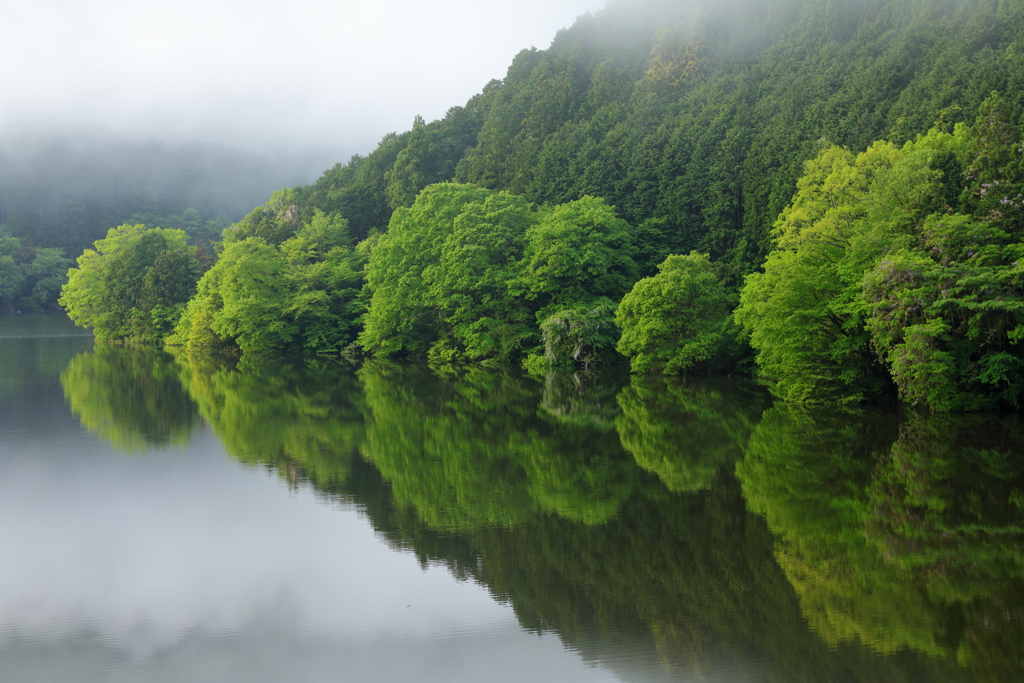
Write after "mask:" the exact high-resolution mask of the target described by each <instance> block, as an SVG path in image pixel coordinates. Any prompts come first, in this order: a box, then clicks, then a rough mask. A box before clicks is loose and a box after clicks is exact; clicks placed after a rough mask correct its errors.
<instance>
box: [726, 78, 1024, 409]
mask: <svg viewBox="0 0 1024 683" xmlns="http://www.w3.org/2000/svg"><path fill="white" fill-rule="evenodd" d="M1005 117H1006V112H1005V111H1004V107H1003V105H1002V104H1001V101H1000V100H999V99H998V98H992V99H991V100H990V101H989V102H988V103H986V105H985V107H984V108H983V113H982V115H981V116H979V119H978V122H977V123H976V124H975V126H974V127H973V128H970V129H969V128H967V127H966V126H963V125H960V126H957V128H956V130H955V131H954V133H953V134H947V133H943V132H941V131H938V130H933V131H931V132H930V133H929V134H928V135H924V136H920V137H918V138H917V139H916V140H915V141H913V142H910V143H907V144H905V145H904V146H903V147H902V148H901V149H897V148H896V147H894V146H892V145H890V144H888V143H876V144H875V145H872V147H871V148H869V149H868V150H867V151H866V152H864V153H863V154H860V155H858V156H856V157H854V156H853V155H852V154H850V153H849V152H846V151H845V150H842V149H840V148H836V147H830V148H826V149H824V150H823V151H822V153H821V154H820V155H819V156H818V158H817V159H815V160H814V161H812V162H809V163H808V165H807V174H806V175H805V176H804V177H803V178H802V179H801V180H800V182H799V184H798V188H799V189H798V192H797V194H796V196H795V197H794V199H793V202H792V204H791V205H790V206H789V207H787V209H786V210H785V211H784V212H783V213H782V215H781V216H780V217H779V220H778V222H777V223H776V227H775V238H776V241H777V245H778V246H777V249H776V250H775V251H773V252H772V253H771V254H769V256H768V260H767V262H766V263H765V266H764V273H763V274H753V275H750V276H749V277H748V278H747V284H746V286H745V288H744V290H743V293H742V295H741V300H740V307H739V308H738V309H737V310H736V319H737V320H738V321H739V322H740V324H742V325H743V326H744V327H745V328H746V329H747V330H748V331H749V332H750V335H751V344H752V345H753V346H754V348H755V349H756V350H757V351H758V357H757V362H758V365H759V366H760V368H761V372H762V374H763V375H764V376H766V377H768V378H770V379H772V380H774V382H775V385H776V387H777V389H778V392H779V393H780V394H781V395H782V396H783V397H785V398H787V399H791V400H797V401H822V400H825V401H829V400H833V401H834V400H857V399H863V398H872V397H877V396H879V395H880V394H881V393H883V392H884V386H885V383H887V382H888V381H891V382H893V383H894V384H895V386H896V388H897V389H898V392H899V395H900V397H901V398H902V399H903V400H905V401H906V402H908V403H911V404H913V405H917V406H922V407H928V408H931V409H934V410H940V411H948V410H964V409H968V410H970V409H979V408H987V407H995V406H998V405H1017V403H1018V400H1019V393H1020V391H1021V390H1022V381H1021V380H1022V379H1024V347H1021V346H1020V345H1019V343H1018V342H1019V341H1020V339H1021V338H1022V337H1024V332H1022V330H1024V270H1022V268H1024V266H1022V265H1021V263H1022V257H1024V248H1022V247H1021V245H1020V240H1021V237H1022V236H1024V223H1022V221H1021V218H1022V216H1024V211H1022V207H1024V200H1022V199H1021V195H1022V193H1024V167H1022V163H1024V142H1022V141H1021V139H1020V135H1019V132H1016V133H1014V132H1011V129H1012V130H1013V131H1015V130H1016V129H1015V128H1013V127H1012V126H1010V124H1009V123H1008V122H1007V121H1006V119H1005ZM1010 138H1013V139H1016V140H1017V142H1016V143H1014V144H1013V145H1011V146H1010V150H1011V151H1010V152H1008V153H1007V152H1005V151H1004V150H1003V149H1002V146H1003V145H1004V144H1005V140H1006V139H1010ZM993 141H994V142H993ZM990 194H996V195H997V196H998V199H996V200H991V199H989V198H988V196H989V195H990Z"/></svg>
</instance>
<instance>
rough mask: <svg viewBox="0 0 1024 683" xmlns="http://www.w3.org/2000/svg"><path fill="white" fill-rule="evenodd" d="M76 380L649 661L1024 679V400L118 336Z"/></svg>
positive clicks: (136, 414) (157, 439)
mask: <svg viewBox="0 0 1024 683" xmlns="http://www.w3.org/2000/svg"><path fill="white" fill-rule="evenodd" d="M62 382H63V383H64V389H65V393H66V395H67V397H68V400H69V402H70V403H71V405H72V407H73V409H74V410H75V412H76V414H77V415H79V416H80V418H81V419H82V422H83V424H84V425H86V427H88V428H89V429H91V430H93V431H95V432H97V433H99V434H100V435H101V436H102V437H104V438H107V439H109V440H111V441H113V442H114V443H115V444H119V445H120V446H121V447H131V448H142V447H145V446H146V445H147V444H163V443H169V442H172V441H176V440H177V441H181V440H183V439H187V435H188V434H189V433H190V430H191V429H192V427H193V425H195V424H196V423H197V421H198V420H199V419H200V417H201V418H202V420H205V421H206V422H208V423H209V424H210V426H211V427H212V429H213V430H214V432H215V433H216V434H217V435H218V437H219V438H220V439H221V442H222V444H223V446H224V448H225V450H226V451H227V452H228V453H229V454H230V455H231V456H232V457H234V458H236V459H238V460H240V461H243V462H246V463H249V464H252V465H260V466H266V467H268V468H272V469H273V470H275V471H277V472H278V473H280V475H281V476H283V477H284V478H285V479H286V480H287V481H288V482H290V483H291V484H298V483H300V482H309V484H311V485H312V486H313V487H315V488H316V489H317V490H318V491H320V492H321V493H322V494H323V495H325V496H327V497H329V498H341V499H343V500H346V501H349V502H352V503H355V504H357V505H358V506H359V507H360V508H361V509H362V510H363V512H364V514H365V515H366V516H367V518H368V519H369V521H370V522H371V523H372V524H373V525H374V527H375V529H376V530H377V531H378V532H379V534H380V536H381V537H382V538H383V539H384V540H385V541H386V542H387V543H389V544H390V545H391V546H392V547H394V548H396V549H401V550H404V551H410V552H413V553H415V554H416V555H417V557H418V558H419V560H420V562H421V563H423V564H425V565H426V564H440V565H443V566H446V567H447V568H448V569H449V570H450V571H451V572H452V573H453V574H454V575H456V576H457V577H459V578H463V579H469V580H473V581H476V582H479V583H480V584H481V585H483V586H485V587H486V588H487V589H488V590H489V591H490V592H491V593H492V595H494V596H495V598H496V599H499V600H502V601H506V602H508V603H509V604H511V606H512V607H513V609H514V610H515V612H516V614H517V615H518V617H519V620H520V622H521V623H522V625H523V627H524V628H527V629H531V630H537V631H553V632H556V633H557V634H558V635H559V636H560V637H561V638H562V640H563V641H564V642H565V643H566V645H567V646H569V647H571V648H573V649H577V650H579V651H580V652H581V653H582V655H583V656H584V657H586V658H588V659H590V660H593V661H598V662H602V663H603V665H605V666H607V667H609V668H611V669H613V670H616V671H617V672H619V673H620V674H621V675H622V676H623V677H626V678H634V677H636V676H638V675H641V673H642V672H644V671H646V672H647V674H649V675H651V676H669V677H676V676H679V675H684V674H685V675H707V676H710V677H712V678H714V676H715V673H716V672H717V671H726V670H735V668H736V666H739V664H737V662H747V663H748V664H747V665H745V666H747V668H749V667H751V666H753V667H755V668H756V669H757V670H758V671H759V672H760V678H762V679H764V680H772V681H776V680H777V681H822V680H847V681H879V680H906V681H925V680H927V681H958V680H989V681H1012V680H1020V679H1021V678H1022V672H1021V664H1020V661H1021V656H1022V652H1021V643H1024V632H1022V628H1021V624H1022V623H1024V614H1022V607H1021V605H1024V592H1022V586H1024V577H1022V576H1021V573H1022V571H1024V570H1022V566H1024V563H1022V557H1021V544H1020V541H1021V533H1022V529H1021V527H1022V518H1024V514H1022V513H1024V510H1022V508H1024V493H1022V491H1024V473H1022V469H1024V466H1022V463H1021V461H1020V459H1019V457H1018V456H1017V455H1016V454H1017V453H1020V452H1024V448H1022V445H1024V440H1022V434H1024V430H1022V428H1021V423H1020V421H1019V420H1016V419H1015V418H1002V417H991V416H989V417H979V416H969V417H962V416H961V417H951V416H945V417H922V416H915V415H904V416H887V415H883V414H881V413H877V412H871V411H831V412H823V411H818V412H805V411H799V410H795V409H792V408H788V407H786V406H785V405H781V404H777V405H775V406H774V407H771V408H770V409H768V410H767V411H766V410H765V408H766V407H767V405H768V404H769V401H768V399H767V398H766V396H765V395H764V394H763V393H762V392H760V391H759V390H757V389H755V388H752V387H749V386H744V385H741V384H738V383H731V382H728V381H712V380H702V381H667V380H664V379H660V378H659V379H644V378H633V379H632V380H631V381H630V382H629V384H628V385H627V386H624V387H622V386H621V383H618V384H617V383H614V382H613V383H608V382H607V381H605V380H604V379H602V378H599V377H593V376H586V375H551V376H548V377H545V378H542V380H540V381H538V380H535V379H532V378H530V377H526V376H523V375H518V374H515V373H509V372H498V371H485V370H480V369H474V370H466V371H463V372H456V373H451V372H447V373H443V374H437V373H435V372H433V371H431V370H430V369H429V368H423V367H411V366H405V365H393V364H381V363H367V364H365V365H363V366H362V367H361V368H359V369H358V370H356V369H354V368H352V367H351V366H349V365H347V364H345V363H342V362H337V361H332V360H325V359H318V360H313V361H309V360H299V359H295V360H290V361H280V360H269V359H258V358H250V359H247V360H246V361H245V362H238V361H236V360H233V359H225V358H203V357H194V356H193V357H189V356H185V355H182V356H179V357H178V358H177V359H176V360H172V359H171V358H170V357H168V356H166V355H163V354H156V353H148V352H140V351H138V350H129V349H122V348H119V347H100V348H99V349H97V352H96V353H95V354H82V355H80V356H78V357H76V358H75V359H74V361H73V362H72V363H71V364H70V365H69V366H68V368H67V369H66V370H65V372H64V374H63V375H62ZM734 472H735V474H734ZM794 589H795V590H794ZM623 653H628V656H625V655H624V654H623ZM751 663H752V664H751ZM730 667H731V668H730Z"/></svg>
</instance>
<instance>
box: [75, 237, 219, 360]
mask: <svg viewBox="0 0 1024 683" xmlns="http://www.w3.org/2000/svg"><path fill="white" fill-rule="evenodd" d="M187 242H188V235H186V234H185V233H184V232H183V231H181V230H171V229H163V228H147V227H146V226H145V225H134V226H132V225H122V226H120V227H117V228H111V229H110V231H109V232H108V233H107V236H106V238H105V239H102V240H97V242H96V244H95V245H94V246H95V250H93V249H87V250H86V251H85V253H83V254H82V255H81V256H80V257H79V258H78V261H77V264H78V265H77V267H76V268H72V269H71V270H70V271H69V272H68V282H67V284H65V285H64V287H63V288H62V290H61V297H60V305H61V306H62V307H63V308H64V310H65V311H67V313H68V315H69V316H70V317H71V319H72V320H73V321H74V322H75V324H76V325H79V326H81V327H92V328H93V333H94V334H95V335H96V338H97V339H99V340H100V341H117V340H134V341H143V342H159V341H162V340H163V339H164V337H166V336H167V334H168V333H169V332H170V330H171V328H172V327H173V325H174V324H175V323H176V322H177V319H178V317H179V316H180V315H181V313H182V311H183V310H184V309H185V304H186V302H187V301H188V300H189V297H190V296H191V295H192V293H193V292H194V291H195V283H196V280H198V279H199V265H198V263H197V262H196V259H195V247H190V246H188V243H187Z"/></svg>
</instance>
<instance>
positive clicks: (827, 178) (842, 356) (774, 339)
mask: <svg viewBox="0 0 1024 683" xmlns="http://www.w3.org/2000/svg"><path fill="white" fill-rule="evenodd" d="M898 154H899V151H898V150H896V149H895V148H894V147H892V146H891V145H888V144H884V143H883V144H877V145H875V146H873V147H872V148H871V149H869V150H868V151H867V152H865V153H863V154H861V155H859V156H857V157H854V155H852V154H851V153H849V152H847V151H846V150H843V149H841V148H838V147H827V148H825V149H824V150H822V152H821V154H819V156H818V157H817V158H816V159H814V160H813V161H810V162H808V163H807V174H806V175H804V177H803V178H801V179H800V182H799V183H798V191H797V194H796V196H795V197H794V198H793V202H792V203H791V204H790V206H789V207H787V208H786V210H785V211H784V212H783V213H782V215H781V216H780V217H779V220H778V221H777V222H776V224H775V233H774V234H775V238H776V241H777V244H778V248H777V249H776V250H775V251H773V252H772V253H771V254H769V255H768V260H767V262H766V263H765V266H764V273H763V274H761V273H755V274H752V275H749V276H748V277H747V282H746V286H745V287H744V289H743V292H742V295H741V297H740V306H739V308H737V309H736V313H735V316H736V319H737V321H738V322H739V323H740V324H741V325H743V326H744V327H745V328H746V329H747V330H748V331H749V332H750V335H751V345H752V346H753V347H754V348H755V349H756V350H757V352H758V356H757V363H758V365H759V366H760V368H761V372H762V374H763V375H764V376H766V377H768V378H771V379H772V380H774V382H775V386H776V389H777V390H778V392H779V393H780V394H781V395H782V396H783V397H784V398H786V399H789V400H797V401H828V400H840V399H843V398H851V399H859V398H863V397H865V396H871V395H872V394H874V393H877V392H878V391H879V387H878V386H877V383H878V381H879V380H877V379H876V374H877V372H876V371H875V368H874V367H873V356H872V354H871V350H870V340H869V337H868V335H867V334H866V333H865V332H864V330H863V327H864V319H865V317H866V310H865V309H866V305H865V304H864V302H863V299H862V297H861V293H860V290H861V279H862V278H863V273H864V270H865V269H866V268H869V267H871V266H872V265H874V259H876V258H877V256H878V253H877V252H878V250H880V249H881V248H882V245H881V244H879V243H878V241H877V240H873V239H871V238H870V237H869V236H868V235H867V233H868V232H869V225H870V224H869V223H868V222H867V218H868V214H869V212H871V210H872V207H871V205H870V201H871V199H872V197H873V196H874V195H872V194H871V193H870V192H869V189H870V187H871V183H872V180H873V178H874V176H875V175H876V173H878V172H879V171H881V170H883V169H885V168H887V167H888V166H889V165H891V164H892V163H893V161H894V160H895V159H896V157H897V156H898ZM864 242H866V243H867V245H866V246H863V243H864Z"/></svg>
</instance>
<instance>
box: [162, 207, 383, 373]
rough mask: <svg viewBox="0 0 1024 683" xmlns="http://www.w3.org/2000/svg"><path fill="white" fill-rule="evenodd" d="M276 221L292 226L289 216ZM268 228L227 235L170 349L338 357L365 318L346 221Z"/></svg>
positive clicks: (358, 265) (321, 218) (357, 258)
mask: <svg viewBox="0 0 1024 683" xmlns="http://www.w3.org/2000/svg"><path fill="white" fill-rule="evenodd" d="M268 212H269V211H268ZM275 217H276V218H278V219H282V218H283V219H284V220H288V221H290V220H291V217H290V216H289V215H288V212H287V210H284V213H283V214H275ZM277 222H280V221H277ZM266 223H269V226H266V225H263V226H261V225H258V226H257V229H256V230H255V231H254V232H255V234H252V233H249V236H246V234H247V233H246V232H245V231H244V228H246V227H249V226H248V225H246V224H241V225H239V226H236V227H235V228H233V229H232V231H229V233H228V234H227V239H225V247H224V251H223V253H222V254H221V255H220V259H219V260H218V261H217V263H216V264H215V265H214V266H213V267H212V268H211V269H210V270H208V271H207V272H206V273H205V274H204V275H203V277H202V279H201V280H200V281H199V283H198V285H197V290H198V291H197V292H196V295H195V296H194V297H193V298H192V299H191V301H189V303H188V307H187V309H186V310H185V311H184V314H183V315H182V316H181V318H180V320H179V321H178V323H177V326H176V328H175V331H174V334H173V335H172V336H171V337H170V338H169V339H168V342H169V343H170V344H175V345H181V346H185V347H187V348H189V349H196V348H211V347H212V348H224V347H237V348H238V349H241V350H242V351H243V352H256V353H281V352H284V351H287V350H290V349H295V348H298V349H305V350H309V351H316V352H335V353H336V352H338V351H339V350H340V349H342V348H344V347H345V346H346V345H348V344H349V343H351V341H352V339H353V338H354V336H355V334H354V329H353V328H354V322H355V320H356V318H358V316H359V315H360V314H361V313H362V310H363V303H362V300H361V299H360V291H361V288H362V260H363V258H362V256H361V254H360V253H359V252H358V251H356V250H355V249H353V248H352V246H351V244H350V241H349V238H348V229H347V224H346V221H345V220H344V219H341V218H339V217H338V216H337V215H334V214H332V215H330V216H327V215H325V214H324V213H323V212H321V211H317V212H316V213H315V214H314V216H313V218H312V219H311V220H310V221H309V222H308V223H306V224H303V225H301V226H298V229H297V230H296V231H294V232H287V231H284V232H282V231H279V230H276V229H275V228H274V224H275V221H274V220H268V221H266ZM263 234H265V235H266V236H263ZM268 240H271V241H268Z"/></svg>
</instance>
